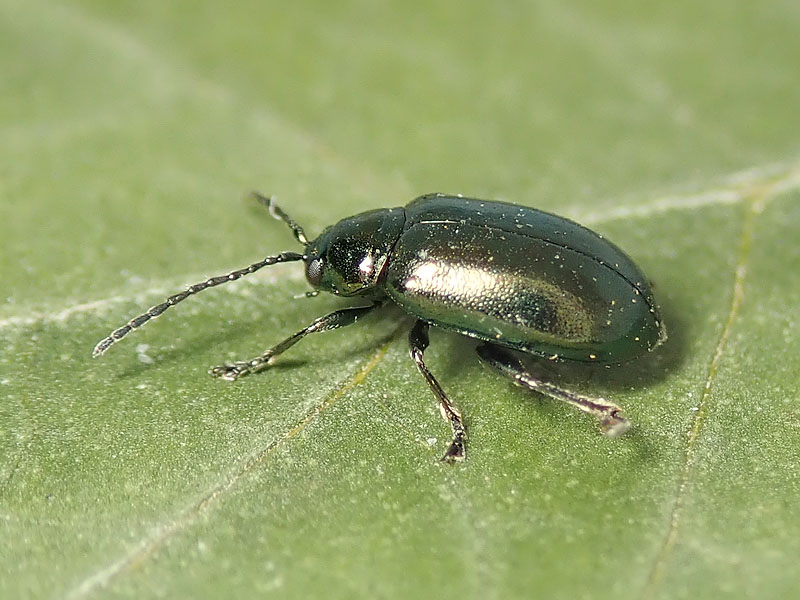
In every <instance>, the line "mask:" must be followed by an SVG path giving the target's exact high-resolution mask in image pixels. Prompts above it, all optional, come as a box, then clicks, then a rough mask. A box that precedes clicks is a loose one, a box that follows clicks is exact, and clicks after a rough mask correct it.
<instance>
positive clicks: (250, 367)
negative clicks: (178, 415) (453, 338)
mask: <svg viewBox="0 0 800 600" xmlns="http://www.w3.org/2000/svg"><path fill="white" fill-rule="evenodd" d="M378 306H380V303H376V304H372V305H370V306H353V307H350V308H343V309H342V310H337V311H334V312H332V313H329V314H327V315H325V316H324V317H319V318H318V319H315V320H314V321H313V322H312V323H311V324H310V325H309V326H308V327H303V329H301V330H300V331H298V332H297V333H295V334H293V335H290V336H289V337H288V338H286V339H285V340H283V341H282V342H280V343H279V344H276V345H275V346H273V347H272V348H270V349H269V350H267V351H266V352H264V353H263V354H261V355H260V356H256V357H255V358H251V359H250V360H240V361H237V362H235V363H232V364H224V365H219V366H216V367H212V368H211V369H209V370H208V372H209V374H210V375H211V376H212V377H221V378H222V379H226V380H227V381H235V380H237V379H239V377H242V376H244V375H248V374H250V373H256V372H257V371H261V370H262V369H265V368H266V367H267V366H269V362H270V361H271V360H272V359H273V358H275V357H276V356H278V355H279V354H283V353H284V352H285V351H286V350H288V349H289V348H291V347H292V346H294V345H295V344H296V343H297V342H299V341H300V340H302V339H303V338H304V337H306V336H307V335H308V334H309V333H319V332H321V331H330V330H331V329H338V328H339V327H345V326H346V325H352V324H353V323H355V322H356V321H357V320H358V319H360V318H361V317H363V316H364V315H365V314H367V313H368V312H370V311H371V310H372V309H374V308H376V307H378Z"/></svg>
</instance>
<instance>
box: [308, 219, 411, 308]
mask: <svg viewBox="0 0 800 600" xmlns="http://www.w3.org/2000/svg"><path fill="white" fill-rule="evenodd" d="M404 223H405V211H404V210H403V209H402V208H390V209H380V210H373V211H369V212H365V213H361V214H360V215H356V216H354V217H348V218H347V219H342V220H341V221H339V222H338V223H336V224H335V225H332V226H331V227H328V228H327V229H325V231H323V232H322V234H321V235H320V236H319V237H318V238H317V239H315V240H313V241H311V242H309V243H308V245H307V246H306V251H305V254H304V256H303V260H304V261H305V264H306V279H308V282H309V283H310V284H311V285H312V286H314V287H315V288H316V289H319V290H321V291H323V292H330V293H332V294H336V295H338V296H359V295H367V294H369V293H370V291H377V290H376V287H377V286H378V284H379V282H380V280H381V275H382V273H383V270H384V267H385V266H386V261H387V260H388V259H389V254H390V253H391V250H392V247H393V246H394V243H395V242H396V241H397V238H398V237H399V236H400V233H401V232H402V230H403V224H404ZM378 295H380V294H378Z"/></svg>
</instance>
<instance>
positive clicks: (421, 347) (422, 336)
mask: <svg viewBox="0 0 800 600" xmlns="http://www.w3.org/2000/svg"><path fill="white" fill-rule="evenodd" d="M428 328H429V325H428V324H427V323H426V322H425V321H417V322H416V323H415V324H414V327H413V328H412V329H411V332H410V333H409V334H408V345H409V348H410V350H411V358H413V359H414V362H415V363H417V368H418V369H419V372H420V373H422V376H423V377H425V381H427V382H428V386H430V388H431V391H433V393H434V395H435V396H436V398H437V399H438V400H439V409H440V410H441V412H442V418H444V420H445V421H447V422H448V423H450V427H451V429H452V430H453V441H452V442H450V447H449V448H448V449H447V452H445V453H444V456H442V460H443V461H452V462H455V461H462V460H464V456H465V452H466V449H465V446H466V441H467V430H466V429H465V428H464V421H463V420H462V419H461V411H459V410H458V408H457V407H456V406H455V405H454V404H453V403H452V402H450V399H449V398H448V397H447V395H446V394H445V393H444V390H443V389H442V386H441V385H439V382H438V381H436V378H435V377H434V376H433V374H432V373H431V372H430V370H429V369H428V367H427V366H426V365H425V361H424V360H423V359H422V355H423V354H424V353H425V349H426V348H427V347H428V345H429V344H430V340H429V338H428Z"/></svg>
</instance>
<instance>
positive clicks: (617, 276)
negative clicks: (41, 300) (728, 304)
mask: <svg viewBox="0 0 800 600" xmlns="http://www.w3.org/2000/svg"><path fill="white" fill-rule="evenodd" d="M255 197H256V198H257V199H258V200H259V201H261V202H262V203H264V204H266V205H267V206H268V207H269V210H270V212H271V214H272V215H273V216H274V217H276V218H278V219H281V220H283V221H284V222H285V223H286V224H288V225H289V227H290V228H291V229H292V231H293V232H294V236H295V238H296V239H297V241H298V242H300V243H301V244H302V245H303V246H304V252H303V253H302V254H298V253H295V252H283V253H281V254H278V255H276V256H270V257H267V258H265V259H264V260H262V261H259V262H257V263H253V264H252V265H250V266H249V267H246V268H244V269H239V270H237V271H233V272H231V273H228V274H227V275H222V276H219V277H212V278H210V279H207V280H206V281H203V282H200V283H197V284H195V285H193V286H190V287H189V288H187V289H186V290H184V291H183V292H180V293H179V294H176V295H174V296H171V297H169V298H168V299H167V300H166V301H165V302H163V303H161V304H158V305H156V306H154V307H152V308H150V309H149V310H148V311H147V312H145V313H144V314H142V315H140V316H138V317H135V318H133V319H131V320H130V321H129V322H128V323H127V324H126V325H123V326H122V327H120V328H119V329H116V330H115V331H113V332H112V333H111V334H110V335H109V336H108V337H106V338H105V339H103V340H101V341H100V342H99V343H98V344H97V346H96V347H95V349H94V356H99V355H101V354H103V353H104V352H105V351H106V350H107V349H108V348H109V347H110V346H111V345H112V344H113V343H114V342H116V341H118V340H120V339H122V338H123V337H125V336H126V335H127V334H128V333H130V332H131V331H132V330H134V329H136V328H137V327H140V326H141V325H143V324H144V323H146V322H147V321H149V320H150V319H151V318H153V317H157V316H158V315H160V314H161V313H163V312H164V311H165V310H166V309H167V308H169V307H170V306H173V305H175V304H177V303H179V302H181V301H183V300H184V299H186V298H187V297H188V296H191V295H192V294H196V293H197V292H200V291H202V290H204V289H206V288H209V287H214V286H217V285H220V284H222V283H226V282H228V281H234V280H236V279H239V278H240V277H243V276H244V275H247V274H249V273H253V272H255V271H257V270H258V269H261V268H262V267H265V266H268V265H273V264H276V263H279V262H289V261H300V260H302V261H303V262H304V263H305V271H306V278H307V279H308V281H309V283H310V284H311V285H312V286H313V287H314V291H312V292H308V294H307V295H308V296H314V295H316V294H317V293H319V292H320V291H324V292H330V293H332V294H336V295H338V296H358V297H360V298H363V299H364V300H366V301H368V302H369V304H368V305H366V306H357V307H349V308H344V309H342V310H337V311H335V312H332V313H330V314H328V315H326V316H324V317H320V318H318V319H316V320H315V321H313V322H312V323H311V324H310V325H309V326H308V327H305V328H303V329H301V330H300V331H298V332H297V333H295V334H294V335H292V336H290V337H288V338H286V339H285V340H283V341H282V342H280V343H279V344H277V345H276V346H274V347H272V348H270V349H268V350H267V351H266V352H264V353H263V354H261V355H260V356H257V357H255V358H252V359H250V360H245V361H240V362H236V363H232V364H225V365H220V366H218V367H214V368H212V369H211V370H210V371H209V372H210V373H211V375H213V376H214V377H221V378H223V379H226V380H229V381H233V380H236V379H238V378H239V377H241V376H243V375H247V374H248V373H254V372H256V371H260V370H262V369H264V368H266V367H267V366H268V365H269V363H270V362H271V361H272V359H274V358H275V357H276V356H278V355H279V354H281V353H283V352H284V351H285V350H287V349H288V348H290V347H291V346H293V345H294V344H295V343H296V342H298V341H299V340H300V339H302V338H303V337H305V336H306V335H308V334H309V333H316V332H320V331H328V330H330V329H336V328H338V327H343V326H345V325H350V324H352V323H355V322H356V321H357V320H358V319H359V318H361V317H362V316H364V315H365V314H367V313H368V312H370V311H372V310H373V309H375V308H376V307H378V306H380V305H381V304H383V303H384V302H387V301H391V302H393V303H395V304H397V305H398V306H399V307H401V308H402V309H403V310H404V311H406V312H407V313H408V314H410V315H412V316H413V317H415V319H416V322H415V324H414V326H413V327H412V329H411V332H410V334H409V345H410V349H411V356H412V358H413V359H414V361H415V362H416V365H417V367H418V369H419V371H420V372H421V373H422V375H423V376H424V377H425V379H426V381H427V383H428V385H429V386H430V388H431V390H432V391H433V393H434V394H435V396H436V397H437V399H438V400H439V404H440V407H441V410H442V415H443V416H444V418H445V420H446V421H448V422H449V423H450V426H451V428H452V432H453V438H452V441H451V443H450V446H449V447H448V449H447V451H446V452H445V454H444V456H443V460H447V461H458V460H463V459H464V457H465V445H466V430H465V428H464V423H463V419H462V417H461V413H460V411H459V410H458V408H457V407H456V406H455V405H454V404H453V403H452V402H451V401H450V399H449V398H448V397H447V395H446V394H445V393H444V391H443V389H442V387H441V386H440V385H439V383H438V381H437V380H436V379H435V378H434V376H433V375H432V373H431V372H430V370H429V369H428V367H427V366H426V365H425V362H424V360H423V353H424V351H425V349H426V348H427V347H428V343H429V342H428V329H429V327H430V326H431V325H433V326H436V327H441V328H443V329H447V330H450V331H454V332H457V333H460V334H462V335H465V336H468V337H471V338H476V339H478V340H480V342H481V343H480V344H479V345H478V348H477V352H478V355H479V356H480V358H481V359H483V360H484V361H485V362H487V363H488V364H489V365H491V366H493V367H495V368H496V369H498V370H499V371H500V372H501V373H503V374H505V375H507V376H509V377H511V378H512V379H513V380H514V381H515V383H517V384H518V385H522V386H524V387H527V388H529V389H531V390H534V391H536V392H539V393H542V394H545V395H547V396H550V397H552V398H556V399H558V400H562V401H565V402H568V403H570V404H573V405H574V406H577V407H578V408H580V409H581V410H584V411H586V412H588V413H591V414H593V415H595V416H596V417H598V418H599V419H600V423H601V425H602V427H603V430H604V432H605V433H606V434H607V435H610V436H615V435H618V434H620V433H623V432H624V431H626V430H627V429H628V427H629V422H628V420H627V419H626V418H625V417H624V416H623V414H622V410H621V409H620V408H619V407H618V406H617V405H616V404H614V403H612V402H610V401H608V400H605V399H603V398H593V397H589V396H584V395H581V394H577V393H575V392H572V391H570V390H565V389H563V388H560V387H558V386H556V385H554V384H552V383H549V382H547V381H545V380H543V379H542V378H540V377H537V376H536V375H535V374H533V373H531V372H530V370H529V368H528V367H526V366H525V365H524V364H523V363H522V362H521V360H520V358H519V356H518V355H516V354H515V353H514V352H513V351H518V352H522V353H526V354H532V355H537V356H541V357H544V358H547V359H550V360H562V359H563V360H571V361H585V362H601V363H620V362H625V361H628V360H630V359H633V358H636V357H637V356H640V355H642V354H644V353H645V352H647V351H651V350H653V349H654V348H656V347H657V346H659V345H660V344H661V343H662V342H663V341H664V340H665V339H666V331H665V328H664V324H663V322H662V320H661V317H660V316H659V310H658V307H657V306H656V303H655V300H654V298H653V293H652V290H651V289H650V286H649V285H648V283H647V280H646V279H645V277H644V275H643V274H642V272H641V270H640V269H639V268H638V267H637V266H636V265H635V264H634V263H633V261H632V260H631V259H630V258H628V256H627V255H626V254H625V253H624V252H623V251H622V250H620V249H619V248H617V247H616V246H615V245H614V244H612V243H611V242H609V241H607V240H605V239H604V238H603V237H602V236H600V235H598V234H597V233H595V232H593V231H591V230H589V229H586V228H585V227H583V226H581V225H578V224H577V223H574V222H573V221H570V220H568V219H565V218H563V217H559V216H556V215H553V214H549V213H546V212H542V211H539V210H535V209H532V208H527V207H523V206H518V205H515V204H509V203H505V202H495V201H489V200H475V199H470V198H463V197H461V196H448V195H445V194H429V195H426V196H422V197H420V198H417V199H416V200H414V201H413V202H411V203H410V204H408V205H407V206H405V207H404V208H402V207H401V208H389V209H379V210H372V211H368V212H365V213H362V214H359V215H355V216H353V217H348V218H346V219H343V220H341V221H339V222H338V223H337V224H335V225H333V226H331V227H328V228H327V229H325V231H323V232H322V234H321V235H320V236H319V237H318V238H317V239H315V240H312V241H309V240H308V239H307V238H306V235H305V233H304V232H303V229H302V228H301V227H300V226H299V225H298V224H297V223H295V222H294V221H293V220H292V219H291V218H290V217H289V216H288V215H287V214H286V213H284V212H283V211H282V210H281V209H280V208H278V207H277V206H276V205H275V204H274V202H273V201H272V199H268V198H266V197H264V196H262V195H260V194H255Z"/></svg>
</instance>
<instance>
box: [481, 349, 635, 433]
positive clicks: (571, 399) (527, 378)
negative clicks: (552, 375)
mask: <svg viewBox="0 0 800 600" xmlns="http://www.w3.org/2000/svg"><path fill="white" fill-rule="evenodd" d="M477 352H478V356H480V357H481V359H482V360H484V361H485V362H486V363H488V364H489V365H491V366H492V367H494V368H495V369H497V370H498V371H500V372H501V373H502V374H503V375H506V376H507V377H510V378H511V379H513V380H514V383H516V384H517V385H520V386H523V387H526V388H528V389H530V390H533V391H534V392H539V393H540V394H544V395H545V396H549V397H551V398H555V399H556V400H561V401H562V402H567V403H569V404H572V405H573V406H576V407H577V408H579V409H581V410H582V411H584V412H587V413H589V414H591V415H594V416H595V417H597V418H598V419H599V421H600V426H601V428H602V430H603V433H605V435H607V436H608V437H616V436H618V435H620V434H622V433H625V432H626V431H627V430H628V429H629V428H630V426H631V425H630V421H628V419H626V418H625V417H624V416H623V414H622V409H621V408H620V407H619V406H617V405H616V404H614V403H613V402H609V401H608V400H606V399H605V398H593V397H591V396H583V395H582V394H577V393H575V392H572V391H570V390H565V389H563V388H560V387H558V386H557V385H555V384H553V383H550V382H548V381H544V380H542V379H540V378H539V377H537V376H536V375H534V374H532V373H531V372H530V371H529V370H528V369H527V368H526V367H525V365H523V364H522V361H520V360H519V359H518V358H517V357H516V356H514V355H513V354H512V353H511V352H509V351H508V350H506V349H505V348H501V347H499V346H496V345H494V344H481V345H480V346H478V348H477Z"/></svg>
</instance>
